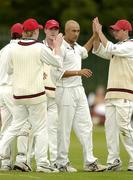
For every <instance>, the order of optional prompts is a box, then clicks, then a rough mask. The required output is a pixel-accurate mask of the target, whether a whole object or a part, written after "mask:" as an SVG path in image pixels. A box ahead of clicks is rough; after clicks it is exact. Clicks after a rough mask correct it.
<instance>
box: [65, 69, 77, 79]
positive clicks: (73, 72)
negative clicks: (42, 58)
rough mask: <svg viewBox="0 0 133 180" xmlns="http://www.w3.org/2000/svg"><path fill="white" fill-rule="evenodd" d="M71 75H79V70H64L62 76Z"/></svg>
mask: <svg viewBox="0 0 133 180" xmlns="http://www.w3.org/2000/svg"><path fill="white" fill-rule="evenodd" d="M72 76H80V71H77V70H75V71H65V72H64V74H63V76H62V77H63V78H64V77H65V78H66V77H72Z"/></svg>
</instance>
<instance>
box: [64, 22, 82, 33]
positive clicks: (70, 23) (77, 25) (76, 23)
mask: <svg viewBox="0 0 133 180" xmlns="http://www.w3.org/2000/svg"><path fill="white" fill-rule="evenodd" d="M73 27H77V28H79V29H80V26H79V23H78V22H76V21H74V20H69V21H67V22H66V24H65V31H68V30H69V29H71V28H73Z"/></svg>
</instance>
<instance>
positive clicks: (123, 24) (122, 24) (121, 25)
mask: <svg viewBox="0 0 133 180" xmlns="http://www.w3.org/2000/svg"><path fill="white" fill-rule="evenodd" d="M110 28H112V29H113V30H116V31H119V30H127V31H132V25H131V23H130V22H129V21H127V20H125V19H121V20H118V21H117V22H116V23H115V24H114V25H111V26H110Z"/></svg>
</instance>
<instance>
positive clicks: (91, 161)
mask: <svg viewBox="0 0 133 180" xmlns="http://www.w3.org/2000/svg"><path fill="white" fill-rule="evenodd" d="M79 34H80V26H79V24H78V22H76V21H74V20H69V21H67V22H66V24H65V35H64V40H63V43H62V46H61V50H62V57H63V68H61V69H57V70H55V75H56V78H57V81H56V78H55V82H56V103H57V107H58V130H57V166H58V168H59V170H60V171H61V172H77V169H76V168H74V167H73V166H72V165H71V163H70V161H69V158H68V152H69V144H70V134H71V130H72V128H73V129H74V132H75V133H76V135H77V137H78V138H79V140H80V142H81V144H82V147H83V161H84V162H83V168H84V171H86V172H90V171H93V172H99V171H104V170H105V169H106V167H105V166H103V165H100V164H99V163H98V161H97V158H96V157H94V155H93V142H92V127H93V124H92V120H91V116H90V111H89V107H88V102H87V98H86V95H85V91H84V88H83V86H82V80H81V77H82V76H84V77H91V76H92V72H91V70H90V69H81V63H82V59H85V58H87V56H88V51H90V49H91V48H92V43H93V38H94V37H93V36H92V37H91V38H90V39H89V40H88V41H87V42H86V44H85V45H84V47H82V46H80V45H79V44H78V43H77V42H76V41H77V39H78V37H79ZM59 72H60V73H59ZM57 74H58V77H57ZM59 74H60V75H59ZM53 77H55V76H54V71H53Z"/></svg>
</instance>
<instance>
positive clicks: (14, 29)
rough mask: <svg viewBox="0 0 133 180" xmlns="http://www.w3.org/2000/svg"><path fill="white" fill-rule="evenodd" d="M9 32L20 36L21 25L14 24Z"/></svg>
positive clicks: (21, 31)
mask: <svg viewBox="0 0 133 180" xmlns="http://www.w3.org/2000/svg"><path fill="white" fill-rule="evenodd" d="M10 31H11V33H18V34H20V35H22V33H23V25H22V24H20V23H16V24H14V25H12V27H11V29H10Z"/></svg>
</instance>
